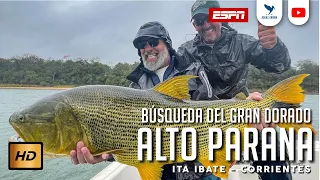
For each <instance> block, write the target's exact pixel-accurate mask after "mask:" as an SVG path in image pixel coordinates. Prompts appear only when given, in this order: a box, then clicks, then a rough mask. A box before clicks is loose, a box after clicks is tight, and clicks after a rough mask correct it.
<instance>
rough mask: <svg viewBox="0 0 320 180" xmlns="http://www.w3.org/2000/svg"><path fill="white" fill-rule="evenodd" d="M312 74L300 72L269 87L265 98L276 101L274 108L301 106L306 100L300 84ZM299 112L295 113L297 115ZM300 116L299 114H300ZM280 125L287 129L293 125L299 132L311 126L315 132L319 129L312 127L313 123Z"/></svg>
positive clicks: (279, 124)
mask: <svg viewBox="0 0 320 180" xmlns="http://www.w3.org/2000/svg"><path fill="white" fill-rule="evenodd" d="M309 75H310V74H300V75H297V76H293V77H290V78H288V79H285V80H283V81H281V82H279V83H277V84H276V85H274V86H273V87H271V88H270V89H268V90H267V91H266V92H265V94H264V98H268V97H270V98H271V99H272V100H273V101H275V103H274V104H273V106H272V107H273V108H280V107H282V108H298V107H300V103H302V102H304V99H305V94H304V90H303V89H302V88H301V86H300V84H301V83H302V81H303V80H304V78H306V77H307V76H309ZM296 115H297V114H295V116H296ZM298 117H299V116H298ZM295 119H296V117H295ZM278 126H279V127H283V128H286V129H287V130H288V129H289V128H290V127H291V128H292V127H293V128H294V129H295V131H296V132H297V131H298V130H299V129H300V128H304V127H306V128H310V129H311V130H312V131H313V132H314V133H315V134H317V131H316V130H315V129H314V128H313V127H312V123H311V121H310V123H302V124H298V123H278Z"/></svg>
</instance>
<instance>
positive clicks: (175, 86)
mask: <svg viewBox="0 0 320 180" xmlns="http://www.w3.org/2000/svg"><path fill="white" fill-rule="evenodd" d="M196 77H198V76H193V75H181V76H176V77H173V78H171V79H168V80H166V81H164V82H162V83H160V84H158V85H157V86H155V87H154V88H153V90H155V91H156V92H158V93H161V94H165V95H168V96H170V97H173V98H176V99H180V100H190V94H189V86H188V85H189V83H188V81H189V80H190V79H191V78H196Z"/></svg>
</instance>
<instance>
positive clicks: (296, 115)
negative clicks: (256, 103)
mask: <svg viewBox="0 0 320 180" xmlns="http://www.w3.org/2000/svg"><path fill="white" fill-rule="evenodd" d="M272 107H273V108H292V109H294V110H295V112H294V113H293V116H294V117H293V118H292V119H300V118H299V117H306V120H309V121H310V123H305V122H303V123H281V122H280V123H277V125H278V126H279V127H282V128H285V129H286V130H287V131H288V130H289V128H294V131H295V132H296V133H298V131H299V129H300V128H302V127H305V128H309V129H311V130H312V132H313V133H314V135H317V134H318V132H317V130H315V129H314V128H313V127H312V121H311V120H310V119H309V118H311V117H309V116H308V114H300V113H301V111H296V110H297V108H299V107H300V105H290V104H284V103H280V102H276V103H275V104H274V105H273V106H272ZM302 113H303V112H302ZM287 116H288V115H287ZM277 117H278V115H276V114H275V116H274V118H275V120H279V119H277ZM286 119H289V117H287V118H286ZM305 136H307V134H305Z"/></svg>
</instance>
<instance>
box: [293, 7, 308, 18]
mask: <svg viewBox="0 0 320 180" xmlns="http://www.w3.org/2000/svg"><path fill="white" fill-rule="evenodd" d="M291 16H292V17H295V18H303V17H305V16H306V9H305V8H292V9H291Z"/></svg>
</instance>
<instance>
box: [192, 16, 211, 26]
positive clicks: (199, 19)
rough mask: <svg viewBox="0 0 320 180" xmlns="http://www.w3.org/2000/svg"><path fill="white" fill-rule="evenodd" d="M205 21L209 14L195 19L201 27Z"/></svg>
mask: <svg viewBox="0 0 320 180" xmlns="http://www.w3.org/2000/svg"><path fill="white" fill-rule="evenodd" d="M205 21H208V16H202V17H198V18H195V19H194V20H193V22H194V23H195V24H196V26H199V27H200V26H203V25H204V22H205Z"/></svg>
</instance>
